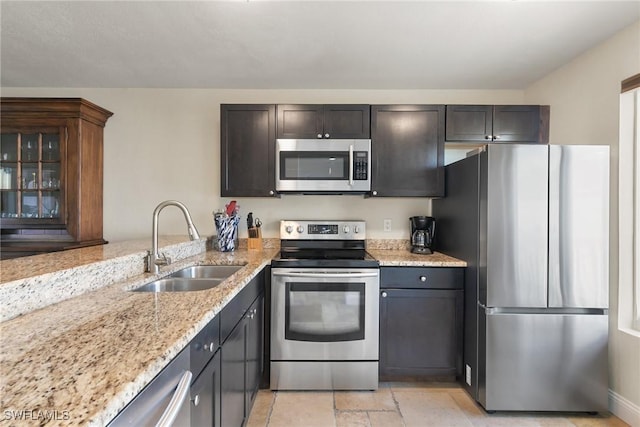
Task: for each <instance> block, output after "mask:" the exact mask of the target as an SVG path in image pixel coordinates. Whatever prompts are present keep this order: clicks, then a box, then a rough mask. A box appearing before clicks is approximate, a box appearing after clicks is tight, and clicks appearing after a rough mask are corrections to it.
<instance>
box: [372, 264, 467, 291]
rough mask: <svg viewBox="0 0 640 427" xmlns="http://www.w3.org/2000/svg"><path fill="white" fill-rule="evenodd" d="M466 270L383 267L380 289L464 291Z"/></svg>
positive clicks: (453, 268)
mask: <svg viewBox="0 0 640 427" xmlns="http://www.w3.org/2000/svg"><path fill="white" fill-rule="evenodd" d="M463 279H464V269H463V268H456V267H383V268H381V269H380V288H382V289H385V288H403V289H462V288H463V286H464V284H463Z"/></svg>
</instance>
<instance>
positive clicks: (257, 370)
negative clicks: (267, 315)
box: [220, 295, 264, 427]
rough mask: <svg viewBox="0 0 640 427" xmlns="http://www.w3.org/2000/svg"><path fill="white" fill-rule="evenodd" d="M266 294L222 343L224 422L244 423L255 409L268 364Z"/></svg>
mask: <svg viewBox="0 0 640 427" xmlns="http://www.w3.org/2000/svg"><path fill="white" fill-rule="evenodd" d="M263 307H264V296H263V295H260V296H259V297H258V298H257V299H256V300H255V301H254V302H253V304H252V305H251V306H250V307H249V309H248V310H247V312H246V313H245V315H244V317H243V318H242V320H240V322H238V324H237V325H236V327H235V328H234V329H233V331H232V332H231V334H230V335H229V336H228V337H227V339H226V341H225V342H224V344H223V345H222V350H221V353H222V359H221V369H222V370H221V374H222V375H221V394H220V397H221V406H222V417H221V420H222V425H223V426H230V427H241V426H243V425H244V424H245V423H246V421H247V419H248V417H249V413H250V412H251V407H252V406H253V401H254V399H255V396H256V393H257V392H258V386H259V384H260V378H261V376H262V368H263V366H264V363H263V360H262V354H263V352H262V342H263V322H262V319H263Z"/></svg>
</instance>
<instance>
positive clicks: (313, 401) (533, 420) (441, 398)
mask: <svg viewBox="0 0 640 427" xmlns="http://www.w3.org/2000/svg"><path fill="white" fill-rule="evenodd" d="M403 426H405V427H411V426H416V427H418V426H419V427H427V426H437V427H494V426H496V427H512V426H513V427H561V426H566V427H572V426H575V427H601V426H613V427H623V426H627V424H626V423H624V422H623V421H622V420H620V419H619V418H616V417H615V416H612V415H609V414H605V415H596V416H589V415H586V414H584V415H583V414H562V416H557V415H553V416H552V415H548V414H539V413H527V414H518V415H517V416H516V415H514V414H511V413H499V414H491V415H489V414H487V413H486V412H485V411H484V410H482V408H481V407H480V406H479V405H477V404H476V403H475V402H474V401H473V400H472V399H471V398H470V397H469V395H468V394H467V393H466V392H465V391H464V390H463V389H462V388H461V387H460V386H459V385H457V384H453V383H383V384H381V385H380V388H379V389H378V390H377V391H357V392H350V391H336V392H331V391H328V392H305V391H300V392H293V391H280V392H271V391H269V390H260V392H259V393H258V396H257V397H256V401H255V403H254V405H253V410H252V411H251V415H250V417H249V420H248V422H247V427H403Z"/></svg>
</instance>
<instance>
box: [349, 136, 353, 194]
mask: <svg viewBox="0 0 640 427" xmlns="http://www.w3.org/2000/svg"><path fill="white" fill-rule="evenodd" d="M349 185H350V186H351V187H353V144H351V145H349Z"/></svg>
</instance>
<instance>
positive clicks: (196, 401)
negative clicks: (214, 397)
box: [191, 394, 200, 406]
mask: <svg viewBox="0 0 640 427" xmlns="http://www.w3.org/2000/svg"><path fill="white" fill-rule="evenodd" d="M191 400H192V401H193V406H198V404H199V403H200V395H199V394H196V397H194V398H193V399H191Z"/></svg>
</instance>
